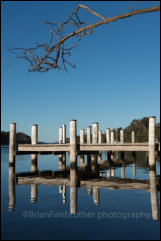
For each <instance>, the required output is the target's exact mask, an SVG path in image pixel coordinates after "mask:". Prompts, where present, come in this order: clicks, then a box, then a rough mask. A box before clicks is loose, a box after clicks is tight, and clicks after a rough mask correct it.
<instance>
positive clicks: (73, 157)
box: [70, 120, 77, 165]
mask: <svg viewBox="0 0 161 241" xmlns="http://www.w3.org/2000/svg"><path fill="white" fill-rule="evenodd" d="M76 152H77V123H76V120H71V121H70V163H71V165H72V164H74V165H76V164H77V153H76Z"/></svg>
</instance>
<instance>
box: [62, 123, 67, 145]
mask: <svg viewBox="0 0 161 241" xmlns="http://www.w3.org/2000/svg"><path fill="white" fill-rule="evenodd" d="M62 132H63V133H62V135H63V137H62V143H63V144H65V142H66V125H65V124H64V125H63V126H62Z"/></svg>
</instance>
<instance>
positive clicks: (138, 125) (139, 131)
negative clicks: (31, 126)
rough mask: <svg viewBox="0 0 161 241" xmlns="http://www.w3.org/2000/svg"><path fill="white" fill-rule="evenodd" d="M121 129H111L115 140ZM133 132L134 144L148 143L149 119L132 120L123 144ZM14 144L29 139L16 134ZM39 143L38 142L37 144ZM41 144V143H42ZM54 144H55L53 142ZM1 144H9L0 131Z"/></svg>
mask: <svg viewBox="0 0 161 241" xmlns="http://www.w3.org/2000/svg"><path fill="white" fill-rule="evenodd" d="M121 129H123V128H122V127H119V128H117V129H113V131H114V135H115V140H117V141H119V140H120V130H121ZM132 131H135V141H136V142H147V141H148V132H149V118H148V117H144V118H142V119H138V120H133V121H132V122H131V123H130V125H129V126H127V127H126V128H124V139H125V142H131V132H132ZM86 139H87V137H86V135H85V142H86ZM156 139H157V140H158V141H160V123H157V124H156ZM79 141H80V138H79V136H77V142H78V143H79ZM16 142H17V143H19V144H25V143H26V144H30V143H31V137H30V136H28V135H26V134H24V133H17V134H16ZM66 142H67V143H69V138H67V139H66ZM102 142H103V143H105V142H106V135H105V133H103V134H102ZM39 143H40V142H39ZM42 143H43V142H42ZM55 143H56V142H55ZM1 144H2V145H8V144H9V132H4V131H1Z"/></svg>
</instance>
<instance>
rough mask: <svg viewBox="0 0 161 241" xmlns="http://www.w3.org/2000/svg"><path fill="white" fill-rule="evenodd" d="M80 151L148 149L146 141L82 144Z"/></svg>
mask: <svg viewBox="0 0 161 241" xmlns="http://www.w3.org/2000/svg"><path fill="white" fill-rule="evenodd" d="M80 151H149V145H148V143H135V144H131V143H130V144H129V143H124V144H118V143H117V144H82V145H80Z"/></svg>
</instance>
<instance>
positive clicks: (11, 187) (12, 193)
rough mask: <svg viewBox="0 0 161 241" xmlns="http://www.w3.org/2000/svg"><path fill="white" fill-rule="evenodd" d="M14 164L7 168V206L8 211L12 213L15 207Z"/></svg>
mask: <svg viewBox="0 0 161 241" xmlns="http://www.w3.org/2000/svg"><path fill="white" fill-rule="evenodd" d="M15 193H16V192H15V164H13V165H10V166H9V206H8V211H9V212H13V211H14V209H15V205H16V194H15Z"/></svg>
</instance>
